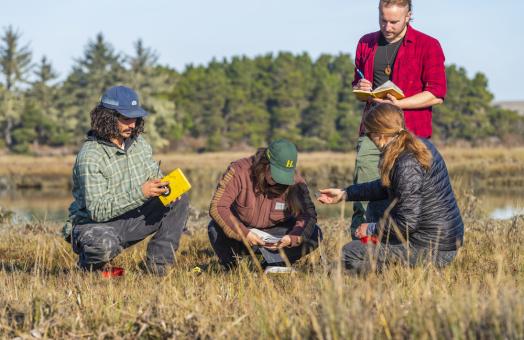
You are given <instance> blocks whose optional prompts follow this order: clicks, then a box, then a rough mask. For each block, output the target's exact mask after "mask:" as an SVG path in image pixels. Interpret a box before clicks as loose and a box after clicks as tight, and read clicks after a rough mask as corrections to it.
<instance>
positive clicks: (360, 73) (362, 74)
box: [355, 67, 366, 79]
mask: <svg viewBox="0 0 524 340" xmlns="http://www.w3.org/2000/svg"><path fill="white" fill-rule="evenodd" d="M355 70H357V73H358V75H359V76H360V78H361V79H366V77H364V73H362V71H360V70H359V69H358V67H355Z"/></svg>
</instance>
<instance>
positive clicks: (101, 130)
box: [90, 105, 144, 141]
mask: <svg viewBox="0 0 524 340" xmlns="http://www.w3.org/2000/svg"><path fill="white" fill-rule="evenodd" d="M119 117H122V115H121V114H120V113H118V111H116V110H113V109H108V108H105V107H103V106H102V105H97V106H96V107H95V108H94V109H93V111H91V131H90V133H92V134H94V135H95V136H96V137H97V138H100V139H102V140H105V141H111V139H113V138H118V137H119V136H120V132H119V131H118V124H117V123H118V118H119ZM141 133H144V119H142V118H137V119H136V124H135V128H134V129H133V133H132V134H131V137H137V136H138V135H140V134H141Z"/></svg>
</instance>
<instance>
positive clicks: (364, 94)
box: [353, 80, 405, 101]
mask: <svg viewBox="0 0 524 340" xmlns="http://www.w3.org/2000/svg"><path fill="white" fill-rule="evenodd" d="M353 93H354V94H355V96H356V97H357V99H358V100H361V101H367V100H368V98H369V97H372V98H380V99H384V98H387V95H388V93H389V94H391V95H393V97H395V98H397V99H402V98H404V97H405V96H404V92H403V91H402V90H401V89H400V87H398V86H397V85H395V83H394V82H392V81H391V80H388V81H387V82H385V83H384V84H382V85H380V86H379V87H377V88H376V89H374V90H373V91H371V92H369V91H361V90H353Z"/></svg>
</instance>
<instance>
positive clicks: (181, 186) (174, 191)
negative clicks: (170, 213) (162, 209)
mask: <svg viewBox="0 0 524 340" xmlns="http://www.w3.org/2000/svg"><path fill="white" fill-rule="evenodd" d="M162 182H169V184H168V189H169V191H168V192H166V193H165V194H164V195H160V196H158V198H159V199H160V201H161V202H162V203H163V204H164V205H165V206H168V205H169V203H171V202H173V201H174V200H176V199H177V198H179V197H180V196H182V195H183V194H185V193H186V192H188V191H189V190H190V189H191V183H189V181H188V180H187V178H186V176H185V175H184V173H183V172H182V170H180V169H179V168H177V169H175V170H173V171H172V172H171V173H169V175H167V176H165V177H164V178H162Z"/></svg>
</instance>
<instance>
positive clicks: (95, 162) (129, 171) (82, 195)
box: [69, 136, 162, 225]
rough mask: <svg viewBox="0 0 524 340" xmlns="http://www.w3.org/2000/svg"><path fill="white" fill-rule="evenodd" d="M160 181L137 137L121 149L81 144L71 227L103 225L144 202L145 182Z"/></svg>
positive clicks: (94, 142) (149, 153)
mask: <svg viewBox="0 0 524 340" xmlns="http://www.w3.org/2000/svg"><path fill="white" fill-rule="evenodd" d="M158 177H162V173H161V172H160V169H159V166H158V163H156V162H155V161H154V160H153V154H152V149H151V146H150V145H149V144H148V143H147V142H146V141H145V139H144V138H142V137H141V136H138V137H137V138H134V139H129V140H127V141H126V144H125V148H124V149H120V148H118V147H116V146H115V145H114V144H112V143H108V142H104V141H100V140H96V139H95V138H94V137H92V136H88V139H87V140H86V141H85V142H84V144H83V146H82V148H81V149H80V152H79V153H78V155H77V157H76V161H75V165H74V167H73V197H74V202H73V203H72V204H71V206H70V207H69V219H70V221H71V222H72V224H73V225H75V224H84V223H91V222H105V221H108V220H110V219H112V218H115V217H117V216H119V215H122V214H123V213H125V212H128V211H130V210H132V209H135V208H137V207H139V206H141V205H142V204H144V203H145V202H146V201H147V198H146V197H145V196H144V194H143V193H142V184H144V182H146V181H148V180H150V179H153V178H158Z"/></svg>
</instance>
